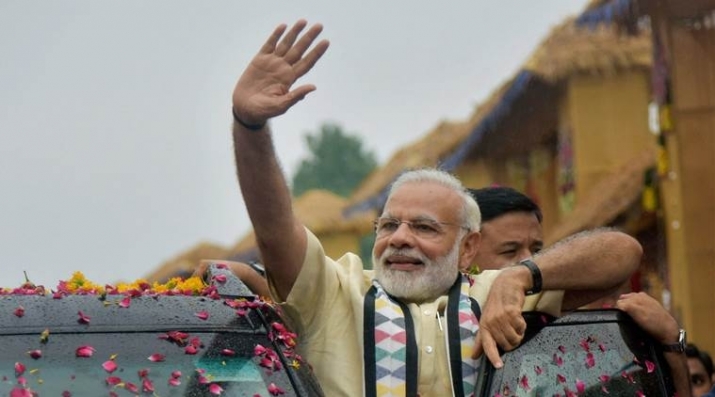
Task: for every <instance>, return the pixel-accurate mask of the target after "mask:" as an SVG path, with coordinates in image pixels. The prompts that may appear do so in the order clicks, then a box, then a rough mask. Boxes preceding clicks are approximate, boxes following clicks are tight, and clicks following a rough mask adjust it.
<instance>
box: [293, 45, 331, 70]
mask: <svg viewBox="0 0 715 397" xmlns="http://www.w3.org/2000/svg"><path fill="white" fill-rule="evenodd" d="M329 46H330V42H329V41H328V40H321V41H320V42H319V43H318V44H316V45H315V47H314V48H313V49H312V50H310V52H309V53H308V54H307V55H306V56H304V57H303V58H301V59H300V60H299V61H298V62H296V63H295V65H293V71H294V72H295V75H296V77H301V76H303V75H304V74H306V73H308V71H309V70H310V69H312V68H313V65H315V63H316V62H318V60H319V59H320V57H322V56H323V54H325V51H327V50H328V47H329Z"/></svg>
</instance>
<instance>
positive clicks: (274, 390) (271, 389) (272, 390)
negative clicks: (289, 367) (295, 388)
mask: <svg viewBox="0 0 715 397" xmlns="http://www.w3.org/2000/svg"><path fill="white" fill-rule="evenodd" d="M268 392H269V393H271V394H272V395H274V396H277V395H280V394H285V390H283V389H281V388H280V387H278V386H276V384H275V383H271V384H270V385H268Z"/></svg>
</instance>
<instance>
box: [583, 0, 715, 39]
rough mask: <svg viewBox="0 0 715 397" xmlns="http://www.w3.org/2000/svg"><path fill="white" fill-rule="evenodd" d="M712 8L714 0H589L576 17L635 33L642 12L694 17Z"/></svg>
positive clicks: (586, 23)
mask: <svg viewBox="0 0 715 397" xmlns="http://www.w3.org/2000/svg"><path fill="white" fill-rule="evenodd" d="M713 10H715V0H591V2H590V3H589V5H588V6H587V7H586V10H585V11H584V12H583V13H582V14H581V16H579V18H578V21H577V22H578V24H579V25H580V26H590V27H594V26H597V25H599V24H605V25H611V24H618V25H621V26H624V27H626V28H627V29H628V30H629V31H630V32H631V33H633V32H635V31H636V30H637V29H636V25H637V22H638V21H637V20H638V18H640V17H641V16H644V15H654V14H657V13H659V12H667V13H668V18H694V17H697V16H703V15H705V14H709V13H711V12H712V11H713Z"/></svg>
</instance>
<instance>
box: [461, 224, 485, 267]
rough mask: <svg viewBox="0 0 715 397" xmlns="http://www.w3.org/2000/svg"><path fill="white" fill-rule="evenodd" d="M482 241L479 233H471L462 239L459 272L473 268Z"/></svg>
mask: <svg viewBox="0 0 715 397" xmlns="http://www.w3.org/2000/svg"><path fill="white" fill-rule="evenodd" d="M481 241H482V235H481V234H480V233H479V232H469V233H467V235H466V236H464V237H463V238H462V242H461V246H460V249H459V270H466V269H468V268H469V267H470V266H472V263H473V262H474V257H476V256H477V250H479V243H481Z"/></svg>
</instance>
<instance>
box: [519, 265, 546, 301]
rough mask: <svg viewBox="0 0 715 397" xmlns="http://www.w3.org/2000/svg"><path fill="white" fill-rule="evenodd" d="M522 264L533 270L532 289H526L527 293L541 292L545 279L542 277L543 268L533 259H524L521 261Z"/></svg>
mask: <svg viewBox="0 0 715 397" xmlns="http://www.w3.org/2000/svg"><path fill="white" fill-rule="evenodd" d="M519 264H520V265H524V266H526V267H527V268H528V269H529V271H530V272H531V289H529V290H527V291H526V295H533V294H538V293H539V292H541V285H542V283H543V280H542V279H541V270H539V267H538V266H536V263H534V261H532V260H531V259H524V260H523V261H520V262H519Z"/></svg>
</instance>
